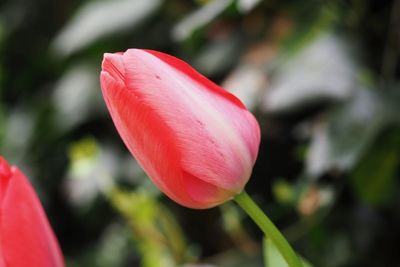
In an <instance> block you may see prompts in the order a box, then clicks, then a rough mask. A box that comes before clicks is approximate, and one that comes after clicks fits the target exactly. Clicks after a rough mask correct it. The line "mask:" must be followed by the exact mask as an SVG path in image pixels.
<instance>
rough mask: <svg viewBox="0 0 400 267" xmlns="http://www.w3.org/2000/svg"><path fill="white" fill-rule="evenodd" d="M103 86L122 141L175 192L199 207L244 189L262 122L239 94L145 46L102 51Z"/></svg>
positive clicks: (163, 188)
mask: <svg viewBox="0 0 400 267" xmlns="http://www.w3.org/2000/svg"><path fill="white" fill-rule="evenodd" d="M101 87H102V92H103V96H104V99H105V102H106V104H107V107H108V110H109V111H110V113H111V117H112V119H113V121H114V124H115V126H116V128H117V130H118V132H119V134H120V135H121V137H122V139H123V141H124V143H125V145H126V146H127V147H128V149H129V150H130V152H131V153H132V154H133V156H134V157H135V158H136V160H137V161H138V162H139V164H140V165H141V166H142V168H143V169H144V171H145V172H146V173H147V175H148V176H149V177H150V178H151V179H152V180H153V182H154V183H155V184H156V185H157V186H158V187H159V188H160V189H161V191H163V192H164V193H165V194H166V195H168V196H169V197H170V198H171V199H173V200H175V201H176V202H178V203H180V204H181V205H183V206H186V207H190V208H199V209H202V208H210V207H213V206H216V205H218V204H220V203H222V202H225V201H227V200H230V199H232V198H233V197H234V196H235V195H236V194H238V193H240V192H241V191H242V190H243V187H244V185H245V184H246V183H247V181H248V179H249V177H250V175H251V171H252V168H253V165H254V162H255V160H256V158H257V153H258V147H259V143H260V128H259V125H258V123H257V121H256V119H255V118H254V116H253V115H252V114H251V113H250V112H249V111H248V110H247V109H246V107H245V106H244V105H243V104H242V102H241V101H240V100H239V99H237V98H236V97H235V96H233V95H232V94H230V93H228V92H226V91H225V90H224V89H222V88H221V87H219V86H218V85H216V84H214V83H213V82H211V81H210V80H208V79H207V78H205V77H204V76H202V75H201V74H199V73H198V72H196V71H195V70H194V69H193V68H192V67H191V66H189V65H188V64H187V63H185V62H183V61H181V60H179V59H177V58H175V57H172V56H170V55H167V54H164V53H161V52H157V51H151V50H141V49H129V50H128V51H126V52H125V53H115V54H108V53H107V54H105V55H104V60H103V64H102V72H101Z"/></svg>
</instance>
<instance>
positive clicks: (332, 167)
mask: <svg viewBox="0 0 400 267" xmlns="http://www.w3.org/2000/svg"><path fill="white" fill-rule="evenodd" d="M399 29H400V1H397V0H337V1H333V0H328V1H323V0H311V1H295V0H264V1H262V0H193V1H187V0H90V1H78V0H66V1H51V0H34V1H28V0H3V1H2V2H1V3H0V97H1V101H0V154H2V155H4V156H5V157H6V158H7V159H8V160H9V161H10V162H12V163H13V164H16V165H18V166H19V167H20V168H21V169H23V171H24V172H25V173H26V174H27V175H28V177H30V178H31V179H32V182H33V184H34V186H35V188H36V189H37V191H38V193H39V195H40V198H41V200H42V201H43V204H44V207H45V209H46V211H47V213H48V215H49V218H50V221H51V224H52V226H53V228H54V230H55V232H56V234H57V236H58V238H59V240H60V243H61V246H62V248H63V251H64V254H65V257H66V260H67V264H68V266H73V267H86V266H87V267H103V266H104V267H105V266H143V267H155V266H166V267H168V266H185V267H200V266H218V267H224V266H229V267H233V266H246V267H252V266H262V265H263V258H264V260H265V262H266V264H267V266H274V267H278V266H284V265H282V259H281V258H280V255H279V254H278V253H277V252H276V248H274V247H273V245H272V244H271V243H270V242H268V240H266V241H264V246H263V245H262V244H263V240H262V239H261V234H260V232H259V231H258V230H257V229H256V228H255V226H254V225H253V224H252V222H250V221H249V220H248V219H247V218H246V217H245V216H243V214H242V213H241V211H240V210H238V208H237V207H236V206H235V205H234V204H233V203H226V204H224V205H222V206H221V207H219V208H214V209H210V210H205V211H191V210H188V209H186V208H183V207H180V206H178V205H176V204H175V203H173V202H172V201H170V200H169V199H167V198H166V197H165V196H163V195H162V194H160V192H159V191H158V189H157V188H155V186H154V185H153V184H152V183H151V182H150V181H149V179H148V178H147V177H146V176H145V174H144V173H143V172H142V170H141V169H140V167H139V166H138V164H137V163H136V162H135V160H134V159H132V157H131V156H130V154H129V153H128V151H127V150H126V148H125V147H124V145H123V144H122V142H121V140H120V138H119V136H118V135H117V133H116V131H115V129H114V126H113V125H112V122H111V119H110V117H109V115H108V113H107V111H106V108H105V105H104V103H103V100H102V96H101V91H100V85H99V80H98V77H99V72H100V64H101V60H102V55H103V53H104V52H116V51H124V50H126V49H127V48H130V47H139V48H150V49H155V50H160V51H164V52H167V53H170V54H173V55H175V56H177V57H180V58H182V59H184V60H186V61H188V62H189V63H190V64H192V65H193V66H194V67H195V68H196V69H198V70H199V71H200V72H202V73H204V74H205V75H207V76H208V77H209V78H211V79H212V80H214V81H215V82H217V83H219V84H221V85H222V86H223V87H224V88H226V89H227V90H229V91H231V92H232V93H234V94H236V95H237V96H238V97H239V98H241V99H242V101H243V102H244V103H245V104H246V105H247V106H248V107H249V108H250V109H251V110H252V111H253V112H254V113H255V114H256V115H257V118H258V120H259V122H260V124H261V126H262V144H261V147H260V154H259V159H258V161H257V163H256V165H255V168H254V172H253V177H252V179H251V180H250V182H249V184H248V186H247V190H248V191H249V192H250V193H251V194H252V195H253V196H254V197H255V198H256V199H257V201H258V202H259V203H260V204H261V205H262V206H263V208H264V209H265V210H266V212H267V213H268V214H269V215H270V217H271V218H272V219H273V220H274V221H275V222H276V223H277V225H278V226H279V228H281V229H283V232H284V234H285V235H286V236H287V237H288V239H289V240H290V242H292V243H293V244H294V246H295V248H296V250H297V251H298V252H299V254H300V255H302V256H303V257H304V258H305V259H307V262H309V263H310V266H326V267H339V266H363V267H367V266H371V267H372V266H398V265H399V260H398V259H397V250H398V249H397V247H398V241H399V240H400V228H399V227H398V225H400V197H399V196H400V194H399V186H400V185H399V162H400V161H399V158H400V154H399V153H400V139H399V138H400V125H399V123H400V90H399V89H400V88H399V87H400V83H399V82H400V81H399V72H400V70H399V52H400V43H399V40H400V31H399Z"/></svg>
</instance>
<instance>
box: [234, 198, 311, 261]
mask: <svg viewBox="0 0 400 267" xmlns="http://www.w3.org/2000/svg"><path fill="white" fill-rule="evenodd" d="M234 200H235V201H236V202H237V203H238V204H239V206H240V207H241V208H242V209H243V210H244V211H245V212H246V213H247V214H248V215H249V216H250V218H251V219H253V221H254V222H255V223H256V224H257V225H258V227H259V228H260V229H261V230H262V231H263V232H264V234H265V235H266V236H267V237H268V238H270V239H271V240H272V242H274V244H275V246H276V247H277V248H278V250H279V252H280V253H281V254H282V256H283V258H284V259H285V260H286V262H287V264H288V266H289V267H302V266H303V265H302V264H301V262H300V260H299V258H298V257H297V255H296V253H295V252H294V250H293V249H292V247H291V246H290V245H289V243H288V242H287V240H286V239H285V238H284V237H283V235H282V234H281V232H280V231H279V230H278V229H277V228H276V226H275V225H274V224H273V222H272V221H271V220H270V219H269V218H268V217H267V215H265V213H264V212H263V211H262V210H261V209H260V207H258V206H257V204H256V203H255V202H254V201H253V200H252V199H251V198H250V196H249V195H248V194H247V193H246V192H245V191H242V192H241V193H240V194H239V195H237V196H236V197H235V198H234Z"/></svg>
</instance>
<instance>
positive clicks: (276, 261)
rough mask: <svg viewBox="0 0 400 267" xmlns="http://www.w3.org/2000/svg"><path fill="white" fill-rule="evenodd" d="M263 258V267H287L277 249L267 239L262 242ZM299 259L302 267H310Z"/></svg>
mask: <svg viewBox="0 0 400 267" xmlns="http://www.w3.org/2000/svg"><path fill="white" fill-rule="evenodd" d="M263 257H264V266H265V267H289V266H288V265H287V263H286V261H285V259H284V258H283V257H282V255H281V253H280V252H279V250H278V248H277V247H276V246H275V244H274V243H273V242H272V241H271V239H269V238H264V240H263ZM299 257H300V260H301V262H302V264H303V267H312V265H311V264H310V263H309V262H308V261H306V260H305V259H303V258H302V257H301V256H300V255H299Z"/></svg>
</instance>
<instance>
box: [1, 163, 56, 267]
mask: <svg viewBox="0 0 400 267" xmlns="http://www.w3.org/2000/svg"><path fill="white" fill-rule="evenodd" d="M23 266H29V267H62V266H64V260H63V256H62V253H61V250H60V247H59V245H58V242H57V240H56V238H55V236H54V233H53V231H52V230H51V227H50V225H49V222H48V221H47V218H46V214H45V213H44V211H43V208H42V206H41V204H40V201H39V199H38V197H37V196H36V193H35V191H34V190H33V188H32V186H31V184H30V183H29V181H28V180H27V178H26V177H25V176H24V174H23V173H22V172H20V171H19V170H18V169H17V168H16V167H14V166H10V165H9V164H8V163H7V162H6V161H5V160H4V159H3V158H2V157H0V267H23Z"/></svg>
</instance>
